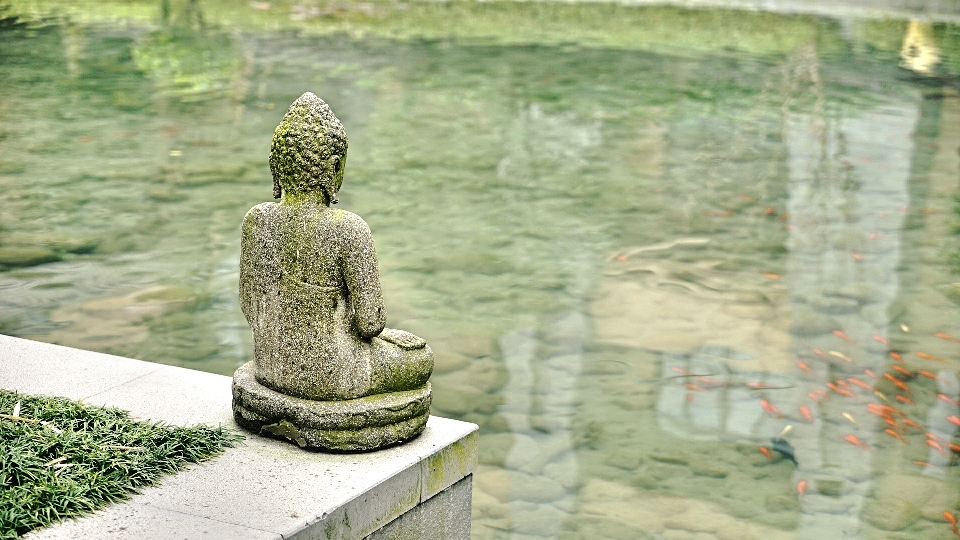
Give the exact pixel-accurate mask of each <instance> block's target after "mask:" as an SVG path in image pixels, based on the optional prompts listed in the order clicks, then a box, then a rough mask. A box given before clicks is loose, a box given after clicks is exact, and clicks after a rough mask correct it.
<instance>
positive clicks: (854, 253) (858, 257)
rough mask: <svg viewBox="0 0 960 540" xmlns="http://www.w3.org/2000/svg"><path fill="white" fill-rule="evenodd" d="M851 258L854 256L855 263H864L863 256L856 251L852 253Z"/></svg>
mask: <svg viewBox="0 0 960 540" xmlns="http://www.w3.org/2000/svg"><path fill="white" fill-rule="evenodd" d="M850 256H852V257H853V260H855V261H862V260H863V255H861V254H859V253H857V252H856V251H854V252H853V253H851V254H850Z"/></svg>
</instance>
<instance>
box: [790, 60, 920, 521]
mask: <svg viewBox="0 0 960 540" xmlns="http://www.w3.org/2000/svg"><path fill="white" fill-rule="evenodd" d="M806 64H807V69H808V73H809V74H810V76H809V79H808V80H806V81H803V82H805V83H807V84H806V88H804V85H803V82H802V83H801V84H800V85H799V86H800V92H801V93H802V92H804V91H806V90H807V89H809V92H810V93H812V94H813V95H814V96H815V100H816V101H815V102H816V104H817V105H816V106H815V108H814V110H813V112H812V113H808V114H789V115H788V117H787V118H786V121H785V129H786V134H785V143H786V146H787V149H788V153H789V182H790V183H789V186H790V199H789V204H788V211H789V213H790V238H789V240H788V246H789V249H790V256H789V259H788V266H787V268H788V270H787V273H788V275H789V276H790V290H791V305H792V311H793V314H794V315H793V316H794V319H795V320H806V321H811V322H812V321H816V323H817V324H818V325H819V326H820V327H821V328H822V329H830V330H832V332H830V333H825V332H824V333H819V334H817V335H813V334H814V333H813V332H809V333H808V334H810V335H798V336H795V338H794V340H793V344H792V352H793V354H794V355H796V357H797V358H799V359H801V360H802V361H804V362H805V363H806V364H807V365H809V366H811V370H810V371H809V372H806V373H804V372H802V371H801V370H799V369H798V370H795V372H796V373H797V374H798V375H806V376H803V377H798V380H797V386H798V387H799V388H800V389H801V391H800V392H799V393H797V395H795V396H793V399H792V400H790V401H788V402H786V403H785V405H786V404H787V403H788V404H789V407H790V409H791V410H796V408H797V407H798V406H800V405H801V404H806V405H807V406H809V407H811V408H812V409H813V411H814V413H813V415H814V417H815V420H814V421H813V422H812V423H810V424H806V423H803V424H798V425H797V426H796V430H795V435H794V436H793V437H791V440H792V441H794V445H795V447H796V456H797V459H798V460H799V462H800V463H802V464H803V467H802V469H801V470H799V471H797V473H796V474H795V475H794V478H793V480H794V482H795V483H797V482H800V481H807V482H808V483H809V484H810V485H814V486H815V485H819V484H821V483H827V484H829V485H831V486H833V485H837V486H839V487H838V489H839V491H840V494H839V495H834V494H832V493H831V494H823V493H820V492H818V491H815V490H812V491H811V493H809V494H807V495H806V496H805V497H804V498H803V503H802V509H803V512H802V518H801V521H800V525H799V528H798V538H823V537H824V535H829V534H831V532H832V533H833V534H837V533H838V532H839V533H842V534H844V535H848V536H854V535H859V534H860V532H861V527H860V519H861V517H860V516H861V515H862V514H863V513H864V510H865V509H864V504H865V503H866V497H867V496H868V495H870V494H871V493H872V492H873V491H874V490H875V489H876V486H875V485H874V482H873V481H872V475H871V471H872V470H873V469H875V468H876V469H879V470H883V469H887V468H889V464H886V463H884V462H885V461H887V460H886V459H884V458H879V457H877V456H875V454H874V453H872V452H866V451H864V450H862V449H861V448H859V447H856V446H854V445H851V444H850V441H851V440H858V441H862V442H863V443H865V444H866V445H867V447H869V448H875V447H877V446H879V445H880V442H881V441H880V440H879V438H880V437H887V435H885V434H884V433H883V431H882V430H883V427H886V426H883V427H881V428H879V429H878V423H881V422H880V419H879V418H877V417H876V416H874V415H872V414H869V413H867V411H866V409H865V406H866V404H867V403H876V402H880V403H881V404H882V403H883V401H881V399H880V397H879V396H877V395H874V394H873V392H872V391H870V390H869V389H864V388H861V387H859V386H855V385H851V384H849V383H848V382H846V380H845V379H846V377H849V376H853V377H857V380H862V381H869V385H872V384H874V383H875V382H876V381H874V380H871V376H870V375H868V374H867V373H874V374H880V373H884V370H885V369H886V368H887V364H888V360H889V359H890V358H889V357H888V356H887V354H886V353H887V351H886V347H884V346H883V344H884V343H887V342H889V339H888V332H887V329H888V328H890V327H891V322H892V321H891V320H890V306H891V304H892V303H893V302H894V300H895V299H896V298H897V296H898V293H899V282H898V277H897V274H896V268H897V266H898V265H899V264H900V260H901V252H900V249H899V247H900V238H899V231H900V229H901V227H902V224H903V219H904V212H905V209H906V208H907V207H908V205H909V193H908V191H907V183H908V181H909V180H910V173H911V171H910V158H911V156H913V151H912V139H911V133H912V132H913V131H914V130H915V129H916V124H917V120H918V112H919V100H918V96H916V95H909V94H908V95H906V96H904V97H903V98H900V99H897V100H891V101H889V102H887V101H884V102H881V103H879V104H877V105H874V106H871V107H869V108H865V109H864V110H860V111H857V114H856V116H852V117H851V116H848V115H847V114H844V112H843V111H842V110H838V111H834V110H828V109H827V106H826V105H825V104H824V103H823V100H824V97H823V96H824V92H825V89H824V87H823V83H822V80H821V78H820V77H819V74H818V72H819V70H820V69H821V68H820V66H819V65H818V62H817V61H816V58H815V57H812V56H810V57H808V58H807V59H806ZM874 336H876V337H874ZM815 351H821V352H820V354H818V353H817V352H815ZM821 355H822V356H821ZM874 377H876V375H874ZM828 382H829V383H831V384H837V385H840V384H842V385H844V386H841V387H839V388H841V389H845V390H846V391H847V392H849V395H846V396H844V395H841V394H838V393H837V392H836V391H834V392H832V395H831V396H830V397H831V398H832V399H829V400H826V399H817V400H816V402H814V400H811V399H809V398H807V397H806V395H807V394H808V393H810V392H813V391H816V390H823V389H825V388H826V389H828V390H829V387H825V385H826V383H828ZM889 398H890V399H893V396H892V395H891V396H889ZM847 416H849V418H850V419H848V417H847ZM850 435H853V436H855V437H856V439H851V438H849V437H850ZM845 437H847V438H848V439H845ZM885 465H887V466H885Z"/></svg>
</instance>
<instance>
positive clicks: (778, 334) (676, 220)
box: [0, 0, 960, 540]
mask: <svg viewBox="0 0 960 540" xmlns="http://www.w3.org/2000/svg"><path fill="white" fill-rule="evenodd" d="M78 5H79V4H77V5H75V4H73V3H70V2H58V1H31V2H27V1H23V2H21V1H12V0H7V1H6V2H3V1H0V332H2V333H5V334H9V335H15V336H20V337H25V338H30V339H36V340H40V341H46V342H51V343H59V344H63V345H69V346H73V347H79V348H83V349H91V350H97V351H103V352H108V353H113V354H119V355H124V356H129V357H134V358H141V359H144V360H149V361H153V362H160V363H165V364H173V365H179V366H184V367H189V368H193V369H200V370H205V371H210V372H214V373H220V374H225V375H229V374H232V372H233V370H234V369H236V367H237V366H239V365H240V364H241V363H243V362H246V361H247V360H249V359H250V358H251V355H252V347H251V336H250V331H249V328H248V326H247V325H246V322H245V321H244V319H243V316H242V314H241V313H240V309H239V302H238V298H237V274H238V252H239V239H240V234H239V233H240V230H239V227H240V221H241V219H242V217H243V215H244V213H245V212H246V211H247V209H249V208H250V207H251V206H253V205H255V204H257V203H259V202H262V201H266V200H270V199H271V179H270V172H269V168H268V165H267V154H268V151H269V145H270V138H271V136H272V133H273V129H274V127H275V126H276V124H277V123H278V122H279V120H280V117H281V116H282V115H283V112H284V111H285V109H286V107H287V106H288V105H289V104H290V102H291V101H293V99H295V98H296V97H297V96H299V95H300V94H301V93H302V92H304V91H308V90H309V91H312V92H314V93H316V94H317V95H319V96H320V97H322V98H323V99H324V100H326V101H327V102H328V103H329V104H330V105H331V107H332V108H333V110H334V111H335V112H336V113H337V115H338V116H339V117H340V119H341V121H342V122H343V124H344V126H345V127H346V130H347V134H348V136H349V138H350V159H349V162H348V164H347V168H346V177H345V181H344V187H343V190H342V192H341V196H340V200H341V202H340V207H341V208H345V209H349V210H352V211H354V212H356V213H358V214H360V215H361V216H363V217H364V218H365V219H366V220H367V222H368V223H369V224H370V227H371V229H372V231H373V234H374V237H375V239H376V241H377V250H378V254H379V257H380V263H381V275H382V280H383V286H384V297H385V302H386V307H387V317H388V325H389V326H390V327H393V328H402V329H405V330H410V331H412V332H414V333H416V334H418V335H421V336H423V337H424V338H426V339H427V340H428V342H429V343H430V344H431V346H432V347H433V349H434V352H435V354H436V362H437V365H436V371H435V374H434V376H433V378H432V381H433V385H434V404H433V409H432V411H433V413H434V414H438V415H442V416H447V417H452V418H457V419H462V420H466V421H470V422H475V423H477V424H479V425H480V433H481V436H480V461H481V465H480V467H479V469H478V471H477V473H476V475H475V477H474V499H473V537H474V538H476V539H488V538H490V539H494V538H496V539H499V538H518V539H520V538H523V539H533V538H564V539H574V538H585V539H586V538H617V539H644V538H658V539H659V538H669V539H686V538H691V539H698V540H699V539H712V538H719V539H748V538H757V539H759V538H763V539H781V538H783V539H786V538H817V539H821V538H840V537H843V538H870V539H883V538H891V539H893V538H897V539H926V540H930V539H934V540H935V539H948V538H956V536H954V535H955V534H957V533H956V531H955V530H954V531H951V525H950V524H949V523H948V521H949V514H945V512H950V513H953V514H957V515H960V467H958V462H960V458H958V453H960V452H958V451H960V433H958V431H960V417H958V415H960V413H958V400H960V379H958V371H960V26H958V24H957V21H958V20H960V16H954V17H953V19H950V18H949V17H946V18H942V19H939V20H944V21H946V22H923V21H921V20H920V19H915V20H910V19H909V18H906V17H902V18H898V17H890V18H871V19H858V18H855V17H853V16H844V15H843V14H842V13H841V14H838V15H803V14H775V13H766V12H759V11H742V12H741V11H733V10H724V9H699V10H684V9H680V8H674V7H662V6H661V7H641V6H633V7H629V6H622V5H615V4H594V3H588V4H567V3H558V4H550V3H513V2H484V3H472V2H448V3H433V2H430V3H420V2H412V3H390V2H379V3H357V2H340V3H326V2H298V3H294V2H251V3H242V2H241V3H237V2H213V1H202V0H170V1H163V2H158V1H152V2H148V1H140V2H136V1H134V2H130V1H124V2H119V1H116V2H111V1H104V2H100V3H97V4H94V5H90V6H86V5H84V6H83V7H77V6H78ZM923 20H924V21H929V20H931V18H930V17H924V18H923ZM932 20H934V21H936V20H938V19H937V18H936V17H933V18H932ZM950 21H953V22H950ZM958 536H960V534H958Z"/></svg>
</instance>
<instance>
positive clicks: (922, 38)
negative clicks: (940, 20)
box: [900, 19, 940, 75]
mask: <svg viewBox="0 0 960 540" xmlns="http://www.w3.org/2000/svg"><path fill="white" fill-rule="evenodd" d="M900 58H901V61H900V65H901V66H902V67H905V68H907V69H909V70H912V71H916V72H917V73H920V74H921V75H932V74H933V72H934V70H935V69H936V67H937V64H939V63H940V49H939V48H938V47H937V43H936V40H935V39H934V37H933V25H931V24H930V23H925V22H921V21H918V20H916V19H911V20H910V26H908V27H907V33H906V35H905V36H903V48H902V49H900Z"/></svg>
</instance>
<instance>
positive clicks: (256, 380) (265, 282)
mask: <svg viewBox="0 0 960 540" xmlns="http://www.w3.org/2000/svg"><path fill="white" fill-rule="evenodd" d="M346 157H347V136H346V133H345V131H344V129H343V126H342V125H341V124H340V121H339V120H338V119H337V117H336V116H334V114H333V111H331V110H330V107H328V106H327V104H326V103H324V102H323V100H321V99H320V98H318V97H317V96H315V95H313V94H312V93H309V92H307V93H305V94H303V95H302V96H300V98H298V99H297V100H296V101H294V102H293V104H292V105H291V106H290V108H289V109H288V110H287V113H286V114H285V115H284V117H283V120H282V121H281V122H280V125H279V126H277V129H276V131H275V132H274V136H273V143H272V145H271V148H270V171H271V172H272V174H273V195H274V197H275V198H279V199H280V202H279V203H269V202H268V203H262V204H258V205H257V206H254V207H253V208H252V209H250V211H249V212H247V215H246V217H244V219H243V231H242V236H241V245H240V305H241V308H242V310H243V314H244V315H245V316H246V319H247V322H248V323H249V324H250V328H251V330H252V331H253V348H254V358H253V361H252V362H248V363H247V364H244V365H243V366H241V367H240V368H239V369H238V370H237V372H236V374H235V375H234V385H233V394H234V399H233V408H234V416H235V418H236V420H237V423H238V424H240V425H241V426H243V427H246V428H248V429H251V430H253V431H256V432H259V433H262V434H266V435H270V436H275V437H280V438H286V439H289V440H292V441H294V442H296V443H297V444H299V445H300V446H302V447H305V448H312V449H320V450H331V451H366V450H374V449H377V448H382V447H385V446H390V445H393V444H397V443H400V442H403V441H405V440H408V439H411V438H413V437H416V436H417V435H419V434H420V432H421V431H423V429H424V426H425V425H426V421H427V417H428V416H429V407H430V383H429V382H427V379H428V378H429V377H430V374H431V372H432V370H433V353H432V352H431V350H430V347H429V346H428V345H427V344H426V342H425V341H424V340H423V339H421V338H419V337H417V336H415V335H413V334H411V333H409V332H405V331H402V330H392V329H389V328H384V325H385V322H386V315H385V313H384V309H383V296H382V292H381V289H380V277H379V273H378V270H377V255H376V251H375V250H374V245H373V236H372V235H371V233H370V228H369V227H368V226H367V224H366V222H365V221H363V219H362V218H360V216H358V215H356V214H354V213H352V212H348V211H346V210H339V209H333V208H331V207H330V205H331V204H336V203H337V202H338V200H337V193H338V192H339V191H340V187H341V185H342V183H343V171H344V166H345V164H346Z"/></svg>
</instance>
